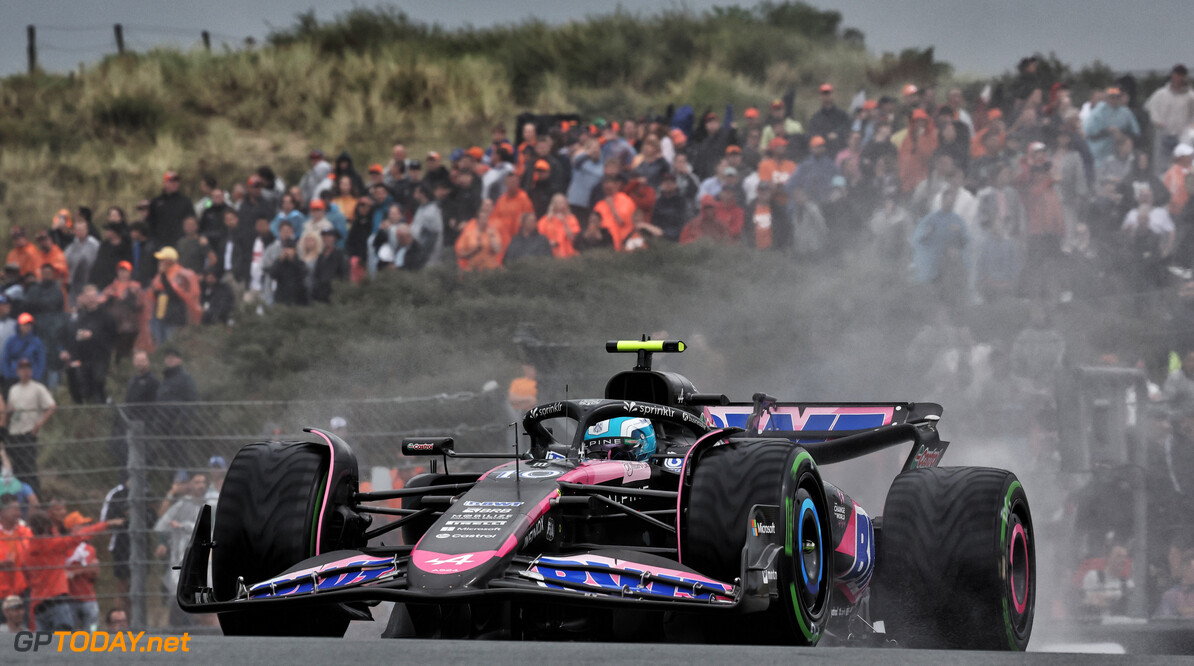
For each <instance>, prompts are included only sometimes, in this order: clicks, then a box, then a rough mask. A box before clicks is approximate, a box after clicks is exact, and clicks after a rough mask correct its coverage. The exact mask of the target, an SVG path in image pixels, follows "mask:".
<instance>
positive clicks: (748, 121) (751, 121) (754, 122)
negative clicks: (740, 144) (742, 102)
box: [742, 106, 763, 132]
mask: <svg viewBox="0 0 1194 666" xmlns="http://www.w3.org/2000/svg"><path fill="white" fill-rule="evenodd" d="M742 124H743V125H745V128H746V129H748V130H752V129H757V130H759V131H760V132H762V131H763V123H762V122H761V121H760V120H759V110H758V109H756V108H755V107H753V106H751V107H748V108H747V109H746V110H745V111H743V112H742Z"/></svg>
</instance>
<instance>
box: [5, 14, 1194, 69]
mask: <svg viewBox="0 0 1194 666" xmlns="http://www.w3.org/2000/svg"><path fill="white" fill-rule="evenodd" d="M809 2H810V4H812V5H815V6H818V7H822V8H833V9H837V10H838V11H840V12H841V13H842V15H843V24H844V25H846V26H852V27H856V28H859V29H861V30H862V31H863V32H864V33H866V42H867V45H868V47H869V48H870V49H871V50H872V52H875V53H879V52H882V51H898V50H900V49H903V48H908V47H913V46H915V47H921V48H923V47H925V46H934V47H936V49H937V54H938V57H939V58H940V59H942V60H945V61H947V62H950V63H952V64H953V65H954V66H955V67H957V68H958V70H959V71H960V72H962V73H970V74H996V73H999V72H1002V71H1004V70H1006V69H1008V68H1009V67H1011V66H1012V65H1013V64H1014V63H1015V61H1016V60H1018V59H1019V58H1020V57H1021V56H1022V55H1027V54H1029V53H1032V52H1034V51H1041V52H1044V53H1047V52H1049V51H1050V50H1052V51H1056V52H1057V54H1058V55H1059V56H1060V57H1061V58H1062V60H1064V61H1066V62H1069V63H1071V64H1074V65H1082V64H1087V63H1090V62H1091V61H1093V60H1095V59H1101V60H1103V61H1104V62H1106V63H1108V64H1110V65H1111V66H1112V67H1114V68H1115V69H1117V70H1139V69H1168V68H1169V67H1171V66H1172V65H1173V63H1175V62H1177V61H1179V60H1181V59H1183V58H1184V57H1188V54H1189V53H1190V43H1191V26H1192V25H1194V24H1192V22H1191V19H1192V18H1194V12H1191V11H1190V10H1191V8H1192V7H1194V3H1192V2H1191V1H1190V0H1146V1H1145V2H1140V3H1136V2H1124V1H1123V0H1111V1H1108V0H999V1H995V2H975V1H972V0H948V1H947V0H809ZM374 4H375V3H374V2H371V1H366V2H359V1H358V2H353V0H321V1H320V2H318V3H315V2H312V1H311V0H248V1H246V0H202V1H199V2H186V3H183V2H177V1H176V0H0V74H11V73H15V72H20V71H22V70H24V68H25V66H26V60H25V58H26V56H25V47H26V38H25V26H26V25H29V24H33V25H35V26H37V29H38V36H37V39H38V45H39V53H38V59H39V62H40V64H41V65H42V67H43V68H44V69H47V70H50V71H59V72H61V71H66V70H68V69H71V68H73V67H75V66H77V65H78V63H80V62H94V61H95V60H97V59H98V58H99V57H100V56H101V55H102V54H104V53H110V52H112V51H114V50H115V45H114V40H113V36H112V24H114V23H122V24H124V26H125V41H126V44H127V46H128V47H129V48H133V49H143V48H146V47H150V46H154V45H176V46H179V47H182V48H188V47H191V46H193V45H197V44H198V43H199V33H200V31H201V30H204V29H206V30H209V31H210V32H211V33H212V35H213V41H215V42H216V44H217V45H218V44H219V43H220V42H221V41H224V42H228V43H230V44H233V45H237V44H239V43H240V42H241V41H242V40H243V39H244V38H245V37H248V36H253V37H256V38H257V39H258V41H261V39H262V38H264V37H265V35H266V34H267V33H268V32H269V31H270V29H271V27H273V28H277V27H286V26H289V25H291V24H292V23H293V20H294V16H295V14H297V13H299V12H302V11H306V10H307V9H310V8H312V7H316V16H318V17H319V18H320V19H321V20H323V19H330V18H332V17H333V16H334V15H336V14H337V13H339V12H343V11H345V10H348V9H351V8H352V7H353V6H354V5H364V6H373V5H374ZM393 4H396V5H398V6H400V7H402V8H403V9H404V10H405V11H406V12H407V13H408V14H410V15H411V16H412V17H414V18H416V19H419V20H422V21H426V22H434V23H439V24H441V25H444V26H449V27H454V26H460V25H464V24H466V23H472V24H473V25H477V26H483V25H490V24H493V23H503V22H511V21H517V20H519V19H522V18H525V17H528V16H536V17H539V18H542V19H545V20H548V21H552V22H561V21H567V20H569V19H573V18H580V17H583V16H585V15H586V14H594V13H605V12H609V11H613V10H614V9H615V8H617V7H618V6H619V5H622V6H625V7H628V8H631V9H632V10H633V11H640V12H646V13H651V12H654V11H657V10H659V9H661V8H667V7H675V6H687V7H690V8H693V9H698V10H699V9H706V8H708V7H711V6H713V5H732V4H736V5H744V6H753V5H754V4H755V2H753V0H751V1H747V2H735V1H734V0H685V2H677V1H676V0H634V1H627V2H622V3H619V2H617V1H616V0H583V1H576V0H474V1H466V0H430V1H425V0H419V1H410V0H408V1H406V2H395V3H393Z"/></svg>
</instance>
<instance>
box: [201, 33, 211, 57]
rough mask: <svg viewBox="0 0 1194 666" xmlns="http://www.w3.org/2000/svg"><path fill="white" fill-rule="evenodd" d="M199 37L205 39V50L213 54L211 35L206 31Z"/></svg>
mask: <svg viewBox="0 0 1194 666" xmlns="http://www.w3.org/2000/svg"><path fill="white" fill-rule="evenodd" d="M199 35H200V36H201V37H202V38H203V50H204V51H207V52H208V53H211V33H210V32H208V31H206V30H204V31H203V32H201V33H199Z"/></svg>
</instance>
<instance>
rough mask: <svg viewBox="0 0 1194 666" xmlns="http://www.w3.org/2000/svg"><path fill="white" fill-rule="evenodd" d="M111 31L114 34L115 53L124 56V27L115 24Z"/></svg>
mask: <svg viewBox="0 0 1194 666" xmlns="http://www.w3.org/2000/svg"><path fill="white" fill-rule="evenodd" d="M112 31H113V32H114V33H116V52H117V53H119V54H120V55H124V26H123V25H121V24H119V23H117V24H116V25H113V26H112Z"/></svg>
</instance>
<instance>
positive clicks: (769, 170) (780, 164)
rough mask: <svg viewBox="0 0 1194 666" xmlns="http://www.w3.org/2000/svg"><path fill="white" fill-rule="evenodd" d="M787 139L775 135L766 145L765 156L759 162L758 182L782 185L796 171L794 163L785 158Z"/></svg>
mask: <svg viewBox="0 0 1194 666" xmlns="http://www.w3.org/2000/svg"><path fill="white" fill-rule="evenodd" d="M787 150H788V140H787V139H785V138H783V137H775V138H774V139H771V142H770V143H769V144H768V145H767V157H765V158H763V160H761V161H760V162H759V170H758V174H759V182H768V183H771V184H773V185H784V184H785V183H787V182H788V179H789V178H791V177H792V174H794V173H796V163H795V162H793V161H792V160H790V159H787V157H786V154H787Z"/></svg>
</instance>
